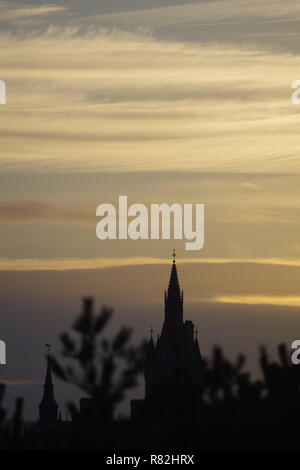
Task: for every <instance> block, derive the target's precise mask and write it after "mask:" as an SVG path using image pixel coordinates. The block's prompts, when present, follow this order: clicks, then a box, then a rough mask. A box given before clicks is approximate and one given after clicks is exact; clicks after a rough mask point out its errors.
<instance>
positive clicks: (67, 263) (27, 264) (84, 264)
mask: <svg viewBox="0 0 300 470" xmlns="http://www.w3.org/2000/svg"><path fill="white" fill-rule="evenodd" d="M178 262H179V263H180V264H191V263H192V264H195V263H196V264H197V263H199V264H214V265H225V264H235V265H242V264H250V265H251V264H252V265H253V264H254V265H266V266H289V267H297V268H299V267H300V259H285V258H256V259H252V258H244V259H243V258H186V259H184V258H183V259H179V260H178ZM163 264H164V265H165V264H167V265H169V264H170V260H169V259H168V258H154V257H153V258H151V257H130V258H91V259H89V258H85V259H84V258H50V259H49V258H48V259H47V258H46V259H29V258H28V259H26V258H25V259H10V258H0V271H69V270H81V269H89V270H90V269H108V268H117V267H122V266H146V265H163Z"/></svg>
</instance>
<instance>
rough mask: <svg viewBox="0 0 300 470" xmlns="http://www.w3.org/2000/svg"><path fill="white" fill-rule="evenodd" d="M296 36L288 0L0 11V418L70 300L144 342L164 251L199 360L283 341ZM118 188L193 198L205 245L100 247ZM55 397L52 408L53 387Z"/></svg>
mask: <svg viewBox="0 0 300 470" xmlns="http://www.w3.org/2000/svg"><path fill="white" fill-rule="evenodd" d="M299 26H300V5H298V4H297V3H296V2H294V1H292V0H287V1H285V2H282V1H279V0H262V1H258V0H207V1H197V0H195V1H183V0H178V1H174V0H147V1H145V0H139V1H138V0H122V1H121V0H110V1H109V2H104V1H96V0H93V1H92V0H90V1H89V0H88V1H83V0H76V1H70V0H69V1H68V0H65V1H61V2H56V3H54V2H53V3H42V2H41V1H39V2H37V1H30V2H28V1H26V0H24V1H20V0H19V1H12V0H10V1H1V0H0V47H1V54H0V80H4V81H5V82H6V86H7V104H6V105H1V106H0V222H1V229H0V279H1V282H0V308H1V318H0V339H2V340H5V341H6V344H7V351H8V363H7V365H6V366H0V380H3V381H5V382H6V383H7V384H10V386H9V387H8V394H7V400H8V405H9V407H10V409H11V406H12V402H13V399H14V397H15V396H18V395H24V396H26V416H27V417H30V418H31V417H32V418H35V417H36V415H37V408H36V405H37V402H38V400H39V399H40V395H41V393H42V389H41V387H42V381H43V375H44V344H45V343H49V342H50V343H52V344H53V345H54V346H53V348H54V349H55V350H57V353H58V354H59V345H58V341H57V338H58V336H59V333H60V332H61V331H62V330H64V329H68V328H69V326H70V325H71V324H72V322H73V320H74V317H75V316H76V314H78V312H79V311H80V302H81V297H82V296H84V295H93V296H94V297H95V300H96V302H97V306H98V307H100V306H101V305H102V304H107V305H112V306H113V307H114V308H115V317H114V328H117V327H118V326H120V325H122V324H129V325H131V326H133V327H134V330H135V337H136V338H140V337H147V336H148V335H149V329H150V328H151V326H153V328H154V330H155V331H156V333H158V332H159V331H160V328H161V323H162V320H163V316H162V315H163V302H162V299H163V297H162V293H163V290H164V289H165V288H166V287H167V283H168V277H169V269H170V262H171V259H170V258H171V252H172V249H173V247H174V246H175V247H176V249H177V253H178V261H177V263H178V269H179V275H180V281H181V284H182V287H183V289H184V291H185V312H186V313H185V315H186V318H188V319H192V320H193V321H194V323H195V324H196V325H197V326H198V329H199V340H200V345H201V348H202V351H203V353H204V354H205V355H209V354H210V352H211V349H212V347H213V345H214V344H221V345H222V346H223V347H224V349H225V351H226V352H228V355H229V356H230V357H235V355H236V354H237V353H238V352H240V351H241V350H244V351H245V352H246V353H247V354H248V356H249V368H250V369H251V371H252V373H253V374H257V373H258V371H257V367H256V366H255V362H256V359H257V350H258V347H259V345H260V344H261V343H264V344H267V346H268V347H269V349H270V351H271V352H273V353H274V354H275V351H276V345H277V344H278V343H279V342H286V343H287V344H291V342H292V341H293V340H294V339H297V335H298V333H297V332H298V331H299V330H300V310H299V309H300V291H299V277H300V238H299V237H300V235H299V234H300V222H299V220H300V219H299V212H300V209H299V207H300V204H299V203H300V190H299V187H300V159H299V151H300V139H299V125H300V119H299V110H300V107H299V106H300V105H298V106H297V105H293V104H292V102H291V95H292V91H293V90H292V89H291V84H292V82H293V81H294V80H297V79H299V78H300V77H299V66H300V55H299V31H300V29H299ZM122 194H125V195H127V196H128V200H129V203H130V202H132V203H135V202H140V203H144V204H146V205H148V204H151V203H162V202H167V203H173V202H179V203H181V204H184V203H193V204H196V203H203V204H204V205H205V245H204V248H203V250H201V251H199V252H188V251H185V249H184V242H183V241H178V240H176V242H175V243H174V241H150V240H149V241H131V240H130V241H123V240H122V241H114V240H108V241H105V242H104V241H100V240H98V239H97V238H96V234H95V228H96V224H97V217H96V215H95V213H96V207H97V206H98V205H99V204H101V203H103V202H110V203H113V204H115V205H116V204H117V201H118V197H119V195H122ZM299 333H300V331H299ZM57 390H58V397H57V398H58V401H60V402H61V403H64V401H65V400H66V397H67V396H68V393H69V392H66V391H65V389H64V388H63V387H61V385H60V384H59V383H57ZM137 393H139V394H142V389H141V387H140V389H139V390H138V391H137ZM70 395H72V396H73V395H74V392H73V391H72V392H70ZM74 396H76V397H77V395H76V393H75V395H74Z"/></svg>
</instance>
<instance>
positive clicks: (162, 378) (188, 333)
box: [145, 251, 202, 417]
mask: <svg viewBox="0 0 300 470" xmlns="http://www.w3.org/2000/svg"><path fill="white" fill-rule="evenodd" d="M175 257H176V254H175V251H174V252H173V262H172V267H171V274H170V280H169V285H168V288H167V290H165V292H164V307H165V309H164V322H163V327H162V331H161V335H160V336H158V339H157V341H156V344H155V343H154V341H153V337H152V331H151V338H150V341H149V344H148V349H147V354H146V361H145V404H146V405H147V406H149V408H151V413H153V414H155V410H156V411H157V414H159V415H160V416H161V415H162V412H166V409H167V408H171V407H172V406H173V411H171V413H173V414H174V413H175V411H174V410H175V409H176V410H179V408H181V412H182V415H184V414H186V415H187V417H188V416H190V415H191V414H192V413H194V411H195V407H194V403H196V402H197V401H199V394H200V390H201V383H202V359H201V353H200V348H199V344H198V338H197V335H195V334H194V324H193V322H191V321H189V320H184V315H183V291H182V290H181V289H180V283H179V278H178V273H177V266H176V259H175Z"/></svg>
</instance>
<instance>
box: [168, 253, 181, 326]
mask: <svg viewBox="0 0 300 470" xmlns="http://www.w3.org/2000/svg"><path fill="white" fill-rule="evenodd" d="M172 256H173V264H172V268H171V275H170V281H169V287H168V289H167V291H165V322H166V325H167V324H168V325H178V324H182V322H183V292H182V291H181V290H180V285H179V280H178V274H177V266H176V252H175V250H173V253H172Z"/></svg>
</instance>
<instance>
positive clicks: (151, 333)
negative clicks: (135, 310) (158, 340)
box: [150, 326, 153, 339]
mask: <svg viewBox="0 0 300 470" xmlns="http://www.w3.org/2000/svg"><path fill="white" fill-rule="evenodd" d="M150 339H153V329H152V326H151V328H150Z"/></svg>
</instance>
